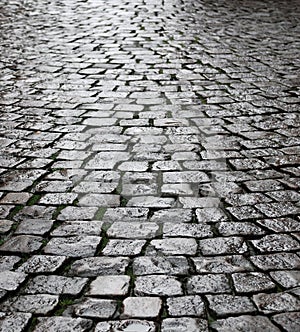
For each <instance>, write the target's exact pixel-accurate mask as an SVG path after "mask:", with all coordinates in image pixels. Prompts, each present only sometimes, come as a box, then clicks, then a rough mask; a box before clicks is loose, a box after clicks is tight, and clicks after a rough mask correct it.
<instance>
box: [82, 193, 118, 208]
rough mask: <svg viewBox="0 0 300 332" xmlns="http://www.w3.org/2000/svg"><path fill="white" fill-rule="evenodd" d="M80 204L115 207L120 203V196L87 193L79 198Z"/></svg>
mask: <svg viewBox="0 0 300 332" xmlns="http://www.w3.org/2000/svg"><path fill="white" fill-rule="evenodd" d="M78 205H79V206H98V207H100V206H105V207H115V206H119V205H120V196H119V195H111V194H86V195H84V196H83V197H81V198H80V199H79V202H78Z"/></svg>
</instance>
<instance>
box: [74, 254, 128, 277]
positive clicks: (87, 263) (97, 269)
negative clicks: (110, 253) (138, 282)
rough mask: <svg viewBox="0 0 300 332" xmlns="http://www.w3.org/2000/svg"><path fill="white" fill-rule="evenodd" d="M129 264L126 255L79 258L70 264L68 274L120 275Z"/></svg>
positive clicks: (87, 275) (89, 275)
mask: <svg viewBox="0 0 300 332" xmlns="http://www.w3.org/2000/svg"><path fill="white" fill-rule="evenodd" d="M128 264H129V259H128V258H126V257H90V258H84V259H79V260H77V261H75V262H74V263H73V264H72V265H71V269H70V271H69V274H70V275H72V276H73V275H74V276H80V277H97V276H99V275H114V274H116V275H120V274H124V273H125V269H126V267H127V266H128Z"/></svg>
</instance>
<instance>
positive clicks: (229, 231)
mask: <svg viewBox="0 0 300 332" xmlns="http://www.w3.org/2000/svg"><path fill="white" fill-rule="evenodd" d="M217 228H218V231H219V233H220V234H222V235H224V236H230V235H250V236H251V235H252V236H253V235H264V234H265V233H266V232H265V231H264V230H263V229H262V228H260V227H258V226H257V225H255V224H254V223H251V222H247V221H244V222H221V223H219V224H218V225H217Z"/></svg>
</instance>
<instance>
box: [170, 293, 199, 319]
mask: <svg viewBox="0 0 300 332" xmlns="http://www.w3.org/2000/svg"><path fill="white" fill-rule="evenodd" d="M167 308H168V313H169V315H170V316H176V317H181V316H196V317H204V316H205V306H204V302H203V301H202V299H201V297H200V296H199V295H189V296H180V297H170V298H168V299H167Z"/></svg>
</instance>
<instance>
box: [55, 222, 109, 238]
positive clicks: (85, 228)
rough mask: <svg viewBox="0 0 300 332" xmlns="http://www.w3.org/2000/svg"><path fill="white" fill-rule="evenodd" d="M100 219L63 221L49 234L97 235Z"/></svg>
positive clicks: (99, 228) (98, 233)
mask: <svg viewBox="0 0 300 332" xmlns="http://www.w3.org/2000/svg"><path fill="white" fill-rule="evenodd" d="M102 225H103V222H102V221H97V220H93V221H79V220H74V221H65V222H64V223H63V224H62V225H60V226H58V227H57V228H55V229H54V230H53V231H52V232H51V236H76V235H97V236H100V233H101V230H102Z"/></svg>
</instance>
